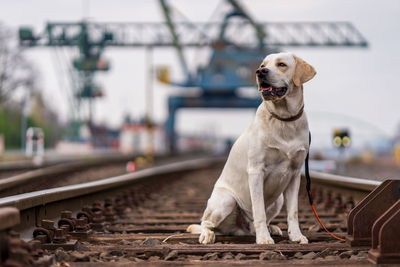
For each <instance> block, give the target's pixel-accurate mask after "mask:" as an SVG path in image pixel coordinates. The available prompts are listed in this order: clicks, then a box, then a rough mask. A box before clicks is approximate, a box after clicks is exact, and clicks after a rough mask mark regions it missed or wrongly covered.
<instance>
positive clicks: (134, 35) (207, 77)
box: [19, 0, 368, 151]
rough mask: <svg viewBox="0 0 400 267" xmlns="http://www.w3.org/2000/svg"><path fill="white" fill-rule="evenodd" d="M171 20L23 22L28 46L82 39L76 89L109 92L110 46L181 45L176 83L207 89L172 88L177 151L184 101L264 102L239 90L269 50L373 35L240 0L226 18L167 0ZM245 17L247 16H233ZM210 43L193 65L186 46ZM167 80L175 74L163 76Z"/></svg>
mask: <svg viewBox="0 0 400 267" xmlns="http://www.w3.org/2000/svg"><path fill="white" fill-rule="evenodd" d="M159 1H160V6H161V8H162V11H163V14H164V17H165V20H166V22H165V23H99V22H89V21H85V20H83V21H79V22H48V23H47V25H46V27H45V29H44V30H43V31H42V32H40V33H39V34H35V33H34V31H33V29H32V28H30V27H21V28H20V29H19V44H20V46H22V47H27V48H29V47H37V46H46V47H78V48H79V52H80V53H79V56H78V58H76V59H74V60H73V62H72V63H73V67H74V68H75V70H76V71H77V73H78V74H79V75H78V77H79V82H78V83H77V88H76V97H77V98H80V99H89V100H90V101H91V99H93V98H94V97H99V96H102V91H101V88H100V87H98V86H96V85H95V83H94V78H95V74H96V73H97V72H98V71H107V70H108V69H109V63H108V62H107V61H106V60H104V59H103V58H102V52H103V51H104V49H106V48H107V47H132V48H135V47H174V48H176V51H177V52H178V58H179V61H180V63H181V66H182V69H183V72H184V74H185V77H186V78H185V79H184V81H182V82H170V81H168V83H170V84H172V85H176V86H180V87H198V88H200V89H201V95H200V96H196V97H189V96H183V95H182V96H170V97H169V99H168V110H169V114H168V118H167V120H166V123H165V128H166V131H167V134H168V137H169V145H170V148H171V151H173V150H174V149H175V144H176V139H177V137H176V133H175V115H176V112H177V110H179V109H181V108H256V107H257V106H258V105H259V103H260V100H259V99H258V98H246V97H241V96H239V95H238V93H237V92H238V89H239V88H241V87H249V86H254V85H255V82H254V77H253V72H254V70H255V69H256V67H257V65H258V64H259V62H260V60H261V59H262V58H263V57H265V55H267V54H269V53H273V52H277V51H279V47H288V46H292V47H367V45H368V44H367V41H366V40H365V39H364V37H363V36H362V35H361V34H360V33H359V32H358V31H357V29H356V28H355V27H354V26H353V25H352V24H351V23H349V22H282V23H259V22H255V21H254V19H252V18H251V16H250V15H249V14H248V13H247V12H246V11H245V10H244V8H243V7H242V6H241V5H240V4H239V3H238V2H237V1H236V0H226V1H227V2H228V3H229V5H230V6H231V8H232V9H231V11H230V12H228V13H227V14H225V16H224V19H223V21H222V22H220V23H215V22H210V23H191V22H179V23H176V22H173V20H172V17H171V7H170V6H169V5H168V4H167V2H166V0H159ZM232 18H239V20H240V21H237V20H235V21H234V20H232ZM204 46H207V47H210V48H211V49H212V54H211V57H210V58H209V60H208V64H206V66H205V67H198V69H197V70H196V72H195V73H191V72H190V71H189V68H188V63H187V61H186V59H185V56H184V53H183V50H184V48H185V47H204ZM160 80H164V81H166V80H167V79H162V77H161V79H160Z"/></svg>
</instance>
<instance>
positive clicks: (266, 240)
mask: <svg viewBox="0 0 400 267" xmlns="http://www.w3.org/2000/svg"><path fill="white" fill-rule="evenodd" d="M256 243H257V244H275V241H274V240H273V239H272V237H257V238H256Z"/></svg>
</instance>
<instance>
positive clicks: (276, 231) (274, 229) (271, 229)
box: [268, 225, 283, 236]
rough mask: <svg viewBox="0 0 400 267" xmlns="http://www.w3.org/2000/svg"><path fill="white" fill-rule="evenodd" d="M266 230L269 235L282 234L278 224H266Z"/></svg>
mask: <svg viewBox="0 0 400 267" xmlns="http://www.w3.org/2000/svg"><path fill="white" fill-rule="evenodd" d="M268 230H269V232H270V233H271V235H278V236H282V235H283V234H282V230H281V228H279V226H278V225H268Z"/></svg>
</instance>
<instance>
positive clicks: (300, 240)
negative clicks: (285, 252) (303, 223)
mask: <svg viewBox="0 0 400 267" xmlns="http://www.w3.org/2000/svg"><path fill="white" fill-rule="evenodd" d="M289 240H290V241H293V242H298V243H300V244H308V239H307V237H305V236H304V235H302V234H297V235H289Z"/></svg>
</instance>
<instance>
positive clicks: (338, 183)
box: [302, 171, 382, 193]
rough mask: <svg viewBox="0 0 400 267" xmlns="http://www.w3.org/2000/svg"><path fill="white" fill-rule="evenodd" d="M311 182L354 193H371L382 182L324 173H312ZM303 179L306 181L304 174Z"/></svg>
mask: <svg viewBox="0 0 400 267" xmlns="http://www.w3.org/2000/svg"><path fill="white" fill-rule="evenodd" d="M310 176H311V182H312V183H317V184H319V185H325V186H329V187H336V188H344V189H351V190H353V191H359V192H365V193H369V192H371V191H372V190H374V189H375V188H376V187H377V186H379V185H380V184H381V183H382V182H381V181H375V180H367V179H362V178H355V177H348V176H341V175H335V174H329V173H323V172H316V171H310ZM302 178H303V179H305V177H304V173H303V174H302Z"/></svg>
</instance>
